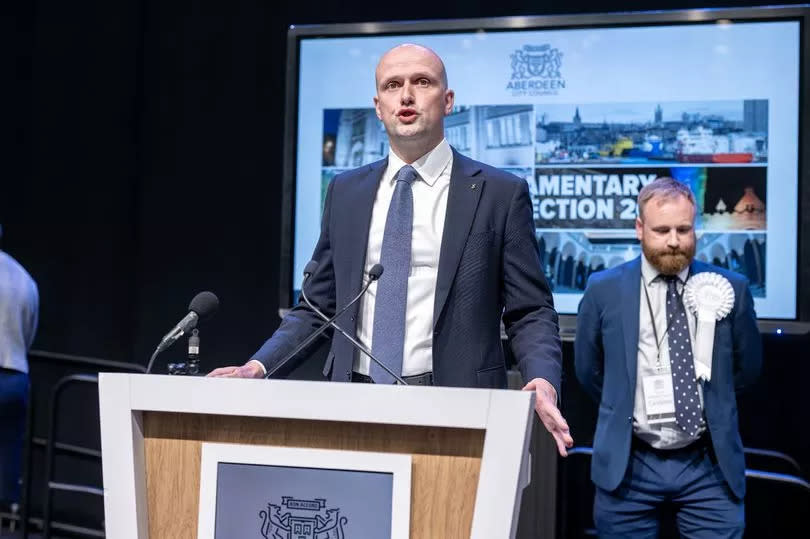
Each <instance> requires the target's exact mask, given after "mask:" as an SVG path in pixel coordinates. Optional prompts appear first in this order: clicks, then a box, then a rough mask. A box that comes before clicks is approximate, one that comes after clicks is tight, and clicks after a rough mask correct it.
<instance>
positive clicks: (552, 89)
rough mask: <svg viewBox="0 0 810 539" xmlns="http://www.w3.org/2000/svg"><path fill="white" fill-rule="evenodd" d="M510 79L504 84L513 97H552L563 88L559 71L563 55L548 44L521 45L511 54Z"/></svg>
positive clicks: (563, 83) (562, 80) (563, 82)
mask: <svg viewBox="0 0 810 539" xmlns="http://www.w3.org/2000/svg"><path fill="white" fill-rule="evenodd" d="M510 57H511V59H512V79H511V80H510V81H509V82H508V83H507V84H506V89H507V90H512V92H513V94H514V95H553V94H557V93H558V90H560V89H563V88H565V79H563V77H562V74H561V73H560V69H561V68H562V57H563V53H562V52H560V50H559V49H556V48H554V47H552V46H551V45H549V44H547V43H546V44H545V45H523V48H522V49H518V50H516V51H515V52H513V53H512V54H511V56H510Z"/></svg>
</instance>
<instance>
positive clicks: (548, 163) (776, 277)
mask: <svg viewBox="0 0 810 539" xmlns="http://www.w3.org/2000/svg"><path fill="white" fill-rule="evenodd" d="M800 33H801V23H800V21H799V20H756V21H733V22H732V21H731V20H719V21H711V22H702V23H690V24H655V25H651V24H646V25H645V24H635V25H626V24H625V25H621V26H613V27H611V26H601V27H578V28H542V29H520V30H515V29H511V30H499V31H484V30H477V31H469V32H463V31H455V32H452V33H420V34H414V35H362V36H356V35H355V36H345V37H344V36H336V37H330V36H317V39H316V38H312V39H308V38H306V37H305V36H304V37H301V38H300V39H299V40H298V50H297V55H298V66H297V68H298V79H297V120H296V122H297V123H296V151H295V154H294V155H295V161H294V177H295V183H294V231H295V233H294V238H293V240H292V274H291V275H292V288H293V295H294V296H295V295H297V290H298V289H299V288H300V285H301V279H302V277H301V274H302V271H303V268H304V266H305V265H306V263H307V262H308V261H309V260H310V258H311V256H312V250H313V247H314V245H315V243H316V241H317V238H318V234H319V231H320V228H319V227H320V217H321V211H322V205H323V201H324V196H325V192H326V186H327V185H328V182H329V181H330V180H331V179H332V178H333V177H334V176H335V174H337V173H339V172H341V171H344V170H348V169H351V168H354V167H358V166H360V165H363V164H366V163H370V162H373V161H376V160H378V159H381V158H383V157H385V156H386V155H387V152H388V144H387V138H386V134H385V131H384V129H383V127H382V124H381V123H380V122H379V120H378V119H377V118H376V116H375V113H374V109H373V103H372V98H373V96H374V94H375V82H374V70H375V66H376V64H377V62H378V61H379V59H380V57H381V55H382V54H383V53H384V52H385V51H386V50H388V49H389V48H391V47H393V46H395V45H397V44H400V43H403V42H413V43H419V44H423V45H426V46H428V47H430V48H432V49H433V50H435V51H436V52H437V53H438V54H439V55H440V56H441V57H442V58H443V60H444V62H445V65H446V68H447V73H448V79H449V85H450V87H451V88H452V89H453V90H455V95H456V98H455V105H456V106H455V109H454V110H453V112H452V114H451V115H450V116H448V117H447V118H446V119H445V134H446V138H447V140H448V141H449V142H450V144H451V145H452V146H453V147H454V148H455V149H456V150H458V151H459V152H461V153H462V154H465V155H467V156H469V157H472V158H474V159H477V160H479V161H483V162H485V163H488V164H490V165H493V166H496V167H499V168H502V169H504V170H507V171H509V172H511V173H513V174H515V175H517V176H519V177H521V178H524V179H525V181H526V182H527V183H528V185H529V189H530V192H531V196H532V204H533V211H534V223H535V228H536V237H537V241H538V244H539V249H540V253H541V258H542V264H543V270H544V271H545V274H546V277H547V278H548V281H549V283H550V284H551V286H552V289H553V292H554V301H555V306H556V308H557V310H558V311H559V312H560V313H562V314H574V313H576V310H577V306H578V303H579V300H580V298H581V297H582V291H583V290H584V288H585V284H586V282H587V279H588V276H589V275H590V274H591V273H593V272H596V271H600V270H602V269H605V268H610V267H613V266H616V265H618V264H621V263H623V262H625V261H628V260H631V259H633V258H635V257H637V256H638V255H639V254H640V246H639V244H638V242H637V240H636V238H635V232H634V220H635V218H636V210H637V208H636V196H637V194H638V191H639V189H640V188H641V187H643V186H644V185H646V184H647V183H649V182H650V181H652V180H654V179H655V178H657V177H660V176H671V177H673V178H676V179H678V180H680V181H682V182H684V183H687V184H688V185H689V186H690V187H691V188H692V190H693V192H694V193H695V196H696V199H697V206H698V208H697V236H698V243H697V254H696V256H697V258H698V259H700V260H703V261H707V262H710V263H713V264H716V265H718V266H722V267H724V268H728V269H731V270H734V271H737V272H739V273H741V274H743V275H745V276H746V277H747V278H748V279H749V281H750V283H751V290H752V292H753V295H754V300H755V305H756V310H757V314H758V316H759V317H760V318H769V319H788V320H789V319H795V318H797V316H798V315H797V286H798V285H797V259H798V207H799V204H798V193H799V184H800V182H799V135H800V129H799V126H800V114H799V113H800V108H799V106H800V102H799V96H800V59H801V58H800V56H801V55H800V52H801V49H800V44H801V39H800Z"/></svg>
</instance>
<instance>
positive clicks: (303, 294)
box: [264, 260, 408, 385]
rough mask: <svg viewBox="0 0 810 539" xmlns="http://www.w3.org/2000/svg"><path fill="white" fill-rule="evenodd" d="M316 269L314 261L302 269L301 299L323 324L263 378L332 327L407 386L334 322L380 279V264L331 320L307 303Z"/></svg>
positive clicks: (376, 265)
mask: <svg viewBox="0 0 810 539" xmlns="http://www.w3.org/2000/svg"><path fill="white" fill-rule="evenodd" d="M317 267H318V263H317V262H315V261H314V260H311V261H310V262H309V263H308V264H307V265H306V267H304V281H303V282H302V283H301V297H302V298H303V300H304V303H306V304H307V306H308V307H309V308H310V309H312V311H313V312H314V313H315V314H317V315H318V316H320V317H321V318H322V319H323V320H324V321H325V322H324V324H323V325H322V326H320V327H319V328H318V329H316V330H315V331H314V332H313V333H312V334H311V335H309V337H307V338H306V339H304V340H303V341H302V342H301V343H300V344H299V345H298V346H296V347H295V348H294V349H293V351H292V352H290V353H289V354H287V355H286V356H285V357H284V359H282V360H281V361H280V362H279V363H278V364H276V366H275V367H273V368H272V369H271V370H270V371H268V372H267V374H265V375H264V377H265V378H270V376H272V375H273V374H275V373H276V372H277V371H278V370H279V369H280V368H281V367H282V366H284V364H285V363H287V362H288V361H290V360H291V359H292V358H293V357H295V355H296V354H298V352H300V351H301V350H303V349H304V347H306V346H307V345H308V344H309V343H311V342H312V341H313V340H314V339H315V338H316V337H318V335H320V334H321V333H323V332H324V331H326V330H327V329H329V328H330V327H332V328H334V329H336V330H338V331H339V332H340V334H341V335H343V336H344V337H346V339H348V341H349V342H351V343H352V344H353V345H354V346H355V347H356V348H357V349H358V350H360V351H361V352H363V353H364V354H366V355H367V356H368V357H369V358H370V359H371V360H372V361H374V362H375V363H377V364H378V365H379V366H380V367H382V368H383V370H385V371H386V372H387V373H388V374H390V375H391V376H392V377H393V378H394V379H395V380H396V381H397V382H399V383H400V384H402V385H408V384H407V382H405V380H403V379H402V378H401V377H400V376H399V375H397V374H395V373H394V372H392V371H391V369H389V368H388V366H387V365H385V364H384V363H382V362H380V360H378V359H377V358H376V357H374V354H372V353H371V351H370V350H369V349H368V348H366V347H365V346H363V344H362V343H360V342H358V341H357V339H355V338H354V337H352V336H351V335H349V334H348V333H347V332H346V331H344V330H343V328H341V327H340V326H339V325H337V323H336V322H335V320H336V319H337V318H338V317H339V316H340V315H342V314H343V313H344V312H346V311H347V310H348V309H349V307H351V306H352V305H354V304H355V303H356V302H357V301H358V300H359V299H360V298H361V297H363V294H365V293H366V291H367V290H368V287H369V286H371V283H373V282H374V281H376V280H377V279H379V278H380V276H381V275H382V273H383V267H382V264H374V265H373V266H372V267H371V269H369V270H368V277H369V279H368V281H366V284H365V285H364V286H363V289H362V290H360V293H359V294H357V295H356V296H355V297H354V299H352V300H351V301H350V302H349V303H347V304H346V305H345V306H344V307H343V308H342V309H341V310H340V311H338V312H337V313H336V314H335V315H334V316H332V317H331V318H330V317H328V316H326V315H325V314H323V313H322V312H321V311H320V310H319V309H318V308H317V307H315V306H314V305H313V304H312V303H311V302H310V301H309V298H308V297H307V293H306V286H305V285H306V282H307V280H308V279H309V278H310V276H311V275H312V274H313V273H314V272H315V268H317Z"/></svg>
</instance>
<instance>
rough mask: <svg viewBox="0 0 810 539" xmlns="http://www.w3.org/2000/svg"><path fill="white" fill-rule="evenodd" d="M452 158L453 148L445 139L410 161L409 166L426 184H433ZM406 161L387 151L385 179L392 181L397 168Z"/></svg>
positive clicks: (397, 170) (402, 165)
mask: <svg viewBox="0 0 810 539" xmlns="http://www.w3.org/2000/svg"><path fill="white" fill-rule="evenodd" d="M452 158H453V150H452V149H451V148H450V144H449V143H448V142H447V139H442V141H441V142H440V143H439V144H438V145H437V146H436V147H435V148H433V149H432V150H430V151H429V152H428V153H426V154H425V155H423V156H422V157H420V158H419V159H417V160H416V161H414V162H413V163H411V166H412V167H413V168H414V170H416V172H417V173H418V174H419V177H420V178H421V179H422V180H423V181H424V182H425V183H427V184H428V185H430V186H433V184H435V183H436V180H438V179H439V176H441V175H442V172H444V170H445V169H446V168H447V166H448V165H449V164H450V161H451V159H452ZM406 164H407V163H405V161H403V160H402V159H400V158H399V156H398V155H397V154H395V153H394V152H388V170H387V171H386V173H385V179H386V181H389V182H390V181H393V179H394V176H396V174H397V172H399V169H401V168H402V167H404V166H405V165H406Z"/></svg>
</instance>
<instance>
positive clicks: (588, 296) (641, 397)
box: [575, 178, 762, 537]
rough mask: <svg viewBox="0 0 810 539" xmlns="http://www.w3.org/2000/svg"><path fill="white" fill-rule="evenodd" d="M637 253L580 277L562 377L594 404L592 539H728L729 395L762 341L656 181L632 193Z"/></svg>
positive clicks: (684, 214)
mask: <svg viewBox="0 0 810 539" xmlns="http://www.w3.org/2000/svg"><path fill="white" fill-rule="evenodd" d="M638 207H639V212H638V217H637V219H636V223H635V227H636V236H637V237H638V240H639V241H640V242H641V249H642V255H641V256H640V257H639V258H636V259H635V260H632V261H630V262H627V263H625V264H622V265H620V266H617V267H615V268H611V269H609V270H606V271H602V272H598V273H595V274H593V275H591V277H590V279H589V281H588V285H587V288H586V290H585V294H584V296H583V298H582V301H581V303H580V305H579V314H578V317H577V333H576V342H575V366H576V374H577V378H578V379H579V381H580V383H581V384H582V385H583V386H584V388H585V389H586V391H587V392H588V393H589V394H590V395H591V396H592V397H593V398H594V399H595V400H596V401H597V402H598V403H599V418H598V422H597V425H596V433H595V435H594V442H593V460H592V463H591V479H592V480H593V482H594V484H595V486H596V496H595V500H594V522H595V524H596V528H597V531H598V533H599V536H600V537H656V536H657V534H658V530H659V527H660V523H661V520H662V519H661V516H662V514H670V513H674V514H675V519H676V523H677V526H678V529H679V531H680V534H681V536H683V537H742V534H743V530H744V527H745V516H744V515H745V510H744V502H743V497H744V495H745V461H744V458H743V445H742V441H741V440H740V434H739V430H738V427H737V402H736V392H737V391H741V390H743V389H745V388H746V387H748V386H750V385H752V384H753V382H754V381H755V380H756V378H757V376H758V375H759V371H760V366H761V362H762V357H761V356H762V344H761V339H760V334H759V330H758V328H757V323H756V314H755V312H754V303H753V299H752V297H751V292H750V290H749V288H748V284H747V281H746V279H745V278H744V277H743V276H741V275H738V274H736V273H733V272H730V271H728V270H725V269H722V268H718V267H715V266H711V265H709V264H705V263H702V262H699V261H696V260H694V256H695V244H696V238H695V228H694V226H695V213H696V204H695V197H694V195H693V194H692V192H691V191H690V190H689V187H688V186H686V185H684V184H682V183H680V182H678V181H676V180H674V179H672V178H658V179H656V180H655V181H653V182H651V183H649V184H648V185H646V186H645V187H644V188H643V189H642V190H641V192H640V193H639V196H638Z"/></svg>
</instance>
